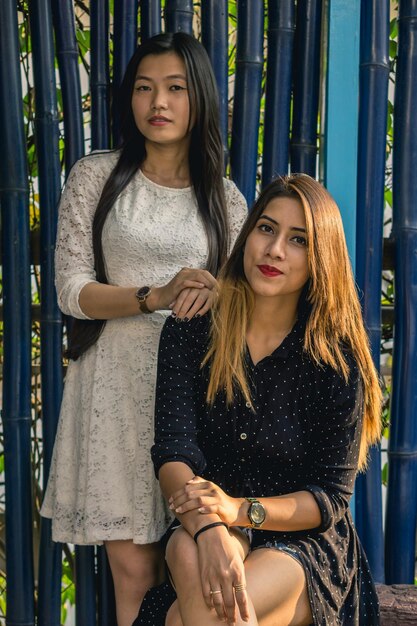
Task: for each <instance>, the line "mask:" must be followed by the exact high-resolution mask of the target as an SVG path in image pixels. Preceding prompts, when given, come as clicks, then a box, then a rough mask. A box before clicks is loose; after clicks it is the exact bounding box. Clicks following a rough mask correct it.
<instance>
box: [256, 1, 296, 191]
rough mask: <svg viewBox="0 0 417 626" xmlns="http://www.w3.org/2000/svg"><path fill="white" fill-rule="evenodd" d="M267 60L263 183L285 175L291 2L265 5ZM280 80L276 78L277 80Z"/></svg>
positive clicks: (291, 35) (292, 36)
mask: <svg viewBox="0 0 417 626" xmlns="http://www.w3.org/2000/svg"><path fill="white" fill-rule="evenodd" d="M268 7H269V10H268V61H267V70H266V98H265V126H264V127H265V130H266V132H265V133H264V152H263V161H262V184H263V186H265V185H267V184H268V183H269V182H270V181H271V180H272V179H273V178H274V177H275V176H277V174H287V173H288V152H289V134H290V108H291V73H292V63H293V40H294V29H295V24H294V18H295V9H294V0H283V1H282V2H278V3H277V2H274V1H273V0H271V1H270V2H269V3H268ZM278 77H279V78H278Z"/></svg>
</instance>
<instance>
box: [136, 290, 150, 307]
mask: <svg viewBox="0 0 417 626" xmlns="http://www.w3.org/2000/svg"><path fill="white" fill-rule="evenodd" d="M151 291H152V287H141V288H140V289H138V290H137V292H136V293H135V296H136V299H137V301H138V302H139V308H140V310H141V311H142V313H153V311H151V310H150V309H148V306H147V304H146V299H147V298H148V296H149V295H150V293H151Z"/></svg>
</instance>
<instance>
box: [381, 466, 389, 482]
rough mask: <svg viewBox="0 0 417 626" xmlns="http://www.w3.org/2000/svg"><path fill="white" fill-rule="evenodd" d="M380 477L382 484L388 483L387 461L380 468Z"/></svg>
mask: <svg viewBox="0 0 417 626" xmlns="http://www.w3.org/2000/svg"><path fill="white" fill-rule="evenodd" d="M381 479H382V484H383V485H385V486H387V485H388V463H385V465H384V467H383V468H382V472H381Z"/></svg>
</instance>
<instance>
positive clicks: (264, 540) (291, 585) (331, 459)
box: [135, 174, 381, 626]
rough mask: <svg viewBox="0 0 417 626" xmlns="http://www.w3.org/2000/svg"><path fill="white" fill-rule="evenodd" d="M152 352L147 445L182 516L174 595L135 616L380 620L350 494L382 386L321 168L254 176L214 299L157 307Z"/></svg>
mask: <svg viewBox="0 0 417 626" xmlns="http://www.w3.org/2000/svg"><path fill="white" fill-rule="evenodd" d="M158 367H159V369H158V382H157V404H156V407H157V408H156V439H155V446H154V448H153V450H152V454H153V459H154V463H155V467H156V472H157V474H158V476H159V480H160V483H161V488H162V491H163V493H164V494H165V495H166V497H167V499H168V502H169V503H170V506H171V508H172V510H173V511H174V512H175V514H176V515H177V517H178V519H179V520H180V522H181V526H182V527H181V528H179V529H177V530H176V531H175V532H174V534H173V535H172V537H171V538H170V540H169V542H168V546H167V552H166V558H167V563H168V567H169V571H170V574H171V578H172V581H173V584H174V587H175V590H176V593H177V598H178V600H177V601H176V602H175V603H174V604H173V605H172V606H171V608H170V609H169V612H168V616H167V617H166V620H165V618H162V619H161V620H160V621H157V620H156V619H155V618H153V620H149V619H148V621H146V620H147V615H146V614H145V608H146V607H150V609H152V602H151V600H152V594H153V593H154V592H153V591H152V592H150V594H149V598H148V597H147V598H146V600H145V603H144V604H143V610H142V611H141V614H140V616H139V618H138V620H137V621H136V622H135V624H152V626H159V624H163V625H164V626H195V625H197V624H198V626H215V625H216V624H218V623H219V618H220V619H226V620H227V622H228V624H237V625H239V626H241V625H243V624H248V625H250V626H257V625H259V626H277V625H278V624H279V626H307V625H308V624H314V626H359V625H360V626H376V625H377V624H378V623H379V619H378V601H377V597H376V593H375V588H374V585H373V582H372V578H371V575H370V571H369V567H368V563H367V560H366V557H365V555H364V553H363V549H362V547H361V545H360V542H359V539H358V537H357V534H356V531H355V528H354V525H353V523H352V518H351V514H350V511H349V499H350V497H351V495H352V492H353V486H354V481H355V476H356V473H357V470H358V468H364V467H365V466H366V457H367V449H368V446H369V445H370V444H372V443H373V442H375V441H377V440H378V438H379V436H380V409H381V391H380V386H379V381H378V376H377V373H376V371H375V368H374V365H373V362H372V359H371V355H370V351H369V346H368V339H367V335H366V332H365V329H364V325H363V321H362V316H361V309H360V305H359V301H358V297H357V294H356V289H355V284H354V280H353V276H352V272H351V268H350V263H349V257H348V253H347V249H346V244H345V239H344V234H343V227H342V220H341V217H340V214H339V210H338V208H337V206H336V204H335V202H334V200H333V199H332V198H331V196H330V194H329V193H328V192H327V191H326V190H325V189H324V188H323V187H322V186H321V185H320V184H319V183H318V182H316V181H315V180H313V179H312V178H310V177H309V176H307V175H303V174H299V175H293V176H290V177H284V178H280V179H277V180H276V181H273V182H272V183H271V184H270V185H269V186H268V187H266V188H265V190H264V191H263V192H262V194H261V195H260V197H259V199H258V201H257V203H256V204H255V207H254V209H253V211H251V213H250V215H249V217H248V219H247V221H246V223H245V225H244V227H243V229H242V231H241V233H240V235H239V237H238V239H237V241H236V244H235V246H234V249H233V251H232V253H231V255H230V258H229V260H228V261H227V262H226V265H225V268H224V270H223V271H222V273H221V281H220V293H219V298H218V301H217V303H216V305H215V306H214V308H213V309H212V313H209V314H208V315H206V316H205V317H202V318H201V319H197V320H192V321H191V322H190V323H189V324H187V325H180V326H178V325H176V324H173V323H172V322H171V321H170V320H168V321H167V323H166V325H165V327H164V330H163V332H162V336H161V342H160V349H159V365H158ZM202 477H204V478H202ZM242 528H244V529H245V532H242V530H241V529H242ZM185 573H186V575H185ZM159 597H163V595H162V594H161V593H159ZM154 614H155V611H154Z"/></svg>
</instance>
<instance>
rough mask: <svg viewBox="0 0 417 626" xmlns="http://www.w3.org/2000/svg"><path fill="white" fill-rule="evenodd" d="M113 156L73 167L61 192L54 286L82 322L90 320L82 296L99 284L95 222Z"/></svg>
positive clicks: (68, 310)
mask: <svg viewBox="0 0 417 626" xmlns="http://www.w3.org/2000/svg"><path fill="white" fill-rule="evenodd" d="M109 157H110V155H97V156H90V157H86V158H84V159H81V160H80V161H78V162H77V163H76V164H75V165H74V167H73V168H72V170H71V172H70V175H69V177H68V180H67V182H66V185H65V188H64V190H63V192H62V196H61V201H60V205H59V214H58V231H57V241H56V248H55V286H56V290H57V296H58V304H59V307H60V309H61V310H62V311H63V312H64V313H66V314H67V315H72V316H73V317H77V318H79V319H91V318H89V317H88V316H87V315H85V313H83V311H82V310H81V308H80V305H79V301H78V299H79V294H80V291H81V289H82V288H83V287H84V286H85V285H86V284H87V283H91V282H97V281H96V275H95V271H94V255H93V246H92V235H91V233H92V222H93V216H94V211H95V209H96V207H97V203H98V201H99V198H100V195H101V192H102V189H103V185H104V183H105V181H106V179H107V177H108V175H109V173H110V171H111V167H110V168H109V167H103V164H108V163H109V162H111V161H112V159H111V158H109Z"/></svg>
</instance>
